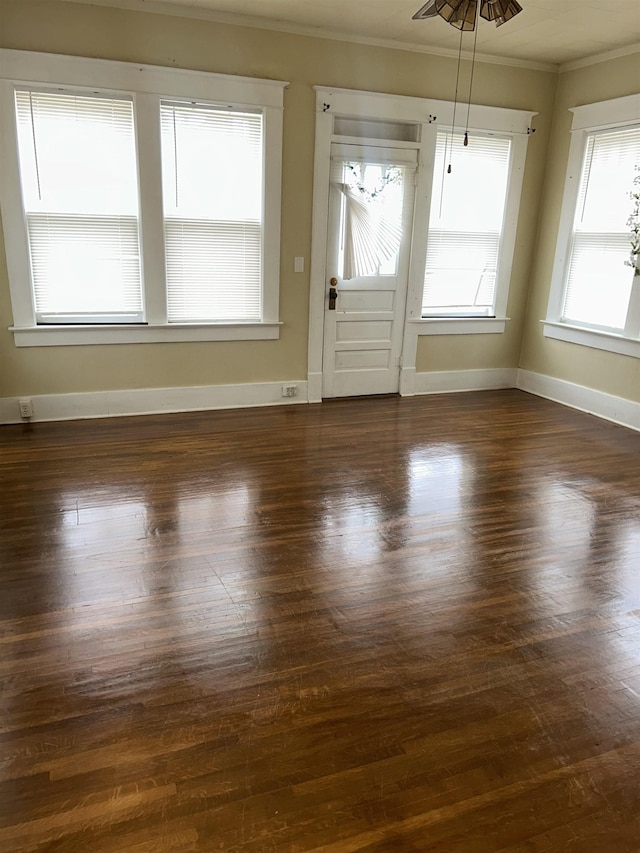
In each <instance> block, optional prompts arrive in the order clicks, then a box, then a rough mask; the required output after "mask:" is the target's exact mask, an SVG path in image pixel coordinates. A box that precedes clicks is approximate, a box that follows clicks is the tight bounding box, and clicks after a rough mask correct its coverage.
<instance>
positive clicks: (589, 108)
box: [543, 93, 640, 355]
mask: <svg viewBox="0 0 640 853" xmlns="http://www.w3.org/2000/svg"><path fill="white" fill-rule="evenodd" d="M570 112H572V113H573V118H572V123H571V141H570V144H569V154H568V157H567V165H566V172H565V181H564V190H563V194H562V207H561V210H560V219H559V220H558V226H557V236H556V248H555V253H554V260H553V268H552V271H551V286H550V288H549V299H548V302H547V316H546V318H545V320H544V321H543V322H545V324H546V325H545V336H546V337H560V335H559V333H556V334H552V333H549V334H548V333H547V329H551V328H552V327H553V326H555V328H559V327H562V326H564V325H566V326H567V327H569V326H574V327H575V328H578V327H577V326H575V324H571V323H568V324H564V323H563V322H562V320H563V318H562V312H563V303H564V295H565V287H566V281H567V276H568V267H569V264H570V262H571V246H572V242H573V239H572V238H573V230H574V219H575V210H576V204H577V200H578V192H579V190H580V181H581V176H582V172H583V165H584V157H585V150H586V144H587V140H588V138H589V134H590V133H592V132H596V131H598V130H606V129H611V130H615V129H616V128H618V127H624V126H626V125H630V124H634V125H635V124H637V123H638V119H639V118H640V93H638V94H634V95H626V96H624V97H621V98H613V99H611V100H608V101H598V102H597V103H593V104H584V105H582V106H577V107H573V108H571V110H570ZM629 274H630V275H631V273H629ZM637 298H638V297H636V299H637ZM633 316H634V314H633V312H632V311H631V305H630V309H629V311H628V317H627V320H628V323H627V330H626V331H629V323H630V321H631V320H632V319H633ZM633 331H634V332H635V331H636V330H635V329H634V330H633ZM614 337H615V335H614ZM561 339H562V340H568V338H561ZM622 339H626V340H629V341H633V338H630V337H629V336H628V335H626V338H625V336H624V335H623V336H622ZM596 340H597V339H596V338H595V336H593V335H592V337H591V343H589V344H587V345H588V346H594V347H596V348H597V349H607V347H604V346H598V345H597V344H596V342H595V341H596ZM600 340H601V341H602V340H603V338H600ZM572 342H573V343H586V338H585V340H583V341H579V340H573V341H572ZM612 351H613V352H621V351H622V350H620V349H615V348H613V349H612ZM625 354H627V355H631V354H633V353H629V352H626V351H625Z"/></svg>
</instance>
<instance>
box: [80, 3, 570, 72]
mask: <svg viewBox="0 0 640 853" xmlns="http://www.w3.org/2000/svg"><path fill="white" fill-rule="evenodd" d="M67 2H74V0H67ZM75 2H80V3H85V4H91V5H92V6H115V7H116V8H118V9H127V10H131V11H136V12H151V13H155V14H157V15H171V16H173V17H177V18H195V19H196V20H201V21H211V22H213V23H218V24H229V25H231V26H234V27H251V28H254V29H260V30H272V31H275V32H279V33H290V34H291V35H299V36H310V37H311V38H320V39H327V40H329V41H341V42H348V43H351V44H365V45H371V46H372V47H386V48H391V49H392V50H407V51H410V52H412V53H427V54H431V55H433V56H445V57H447V58H456V57H457V56H458V53H457V51H455V50H451V48H444V47H433V46H430V45H426V44H418V43H417V42H409V41H406V42H405V41H399V40H396V39H380V38H374V37H373V36H361V35H358V34H357V33H341V32H338V31H335V30H325V29H322V28H321V27H309V26H304V25H303V24H295V23H291V22H289V21H283V20H273V19H271V18H265V17H261V16H258V15H239V14H236V13H234V12H216V11H214V10H213V9H205V8H203V7H202V6H184V5H182V4H179V3H172V2H170V0H167V2H165V0H75ZM416 32H417V30H416ZM472 56H473V54H472V53H471V51H467V50H465V51H463V52H462V58H463V59H471V58H472ZM475 60H476V62H488V63H490V64H492V65H506V66H510V67H514V68H529V69H532V70H534V71H552V72H557V70H558V66H557V65H556V64H553V63H550V62H536V61H535V60H529V59H517V58H512V57H505V56H495V55H494V54H490V53H480V52H478V53H476V55H475Z"/></svg>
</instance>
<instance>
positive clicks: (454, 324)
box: [409, 317, 509, 335]
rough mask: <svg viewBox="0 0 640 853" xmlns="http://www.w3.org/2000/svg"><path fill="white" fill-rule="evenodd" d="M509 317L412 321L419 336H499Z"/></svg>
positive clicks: (424, 318)
mask: <svg viewBox="0 0 640 853" xmlns="http://www.w3.org/2000/svg"><path fill="white" fill-rule="evenodd" d="M508 319H509V318H508V317H420V318H418V319H415V320H410V321H409V322H410V323H415V324H416V325H417V326H418V327H419V328H418V330H417V333H418V335H498V334H502V332H504V330H505V327H506V325H507V320H508Z"/></svg>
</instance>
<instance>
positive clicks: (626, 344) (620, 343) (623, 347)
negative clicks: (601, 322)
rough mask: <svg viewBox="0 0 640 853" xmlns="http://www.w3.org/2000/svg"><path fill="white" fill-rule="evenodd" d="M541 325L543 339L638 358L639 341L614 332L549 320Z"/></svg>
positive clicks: (639, 356) (639, 350)
mask: <svg viewBox="0 0 640 853" xmlns="http://www.w3.org/2000/svg"><path fill="white" fill-rule="evenodd" d="M542 325H543V328H544V336H545V338H553V339H554V340H556V341H566V342H567V343H570V344H579V345H580V346H583V347H591V348H592V349H601V350H606V351H607V352H617V353H619V354H620V355H630V356H633V357H634V358H640V340H638V339H637V338H628V337H625V335H618V334H615V332H603V331H600V330H599V329H589V328H587V327H585V326H572V325H570V324H569V323H554V322H551V321H550V320H543V321H542Z"/></svg>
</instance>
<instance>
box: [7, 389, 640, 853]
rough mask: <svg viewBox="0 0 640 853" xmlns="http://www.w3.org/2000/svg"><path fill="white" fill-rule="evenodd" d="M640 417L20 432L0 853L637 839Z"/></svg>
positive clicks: (376, 406) (545, 847)
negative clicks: (629, 421) (630, 424)
mask: <svg viewBox="0 0 640 853" xmlns="http://www.w3.org/2000/svg"><path fill="white" fill-rule="evenodd" d="M639 579H640V435H638V434H637V433H634V432H632V431H630V430H626V429H624V428H621V427H618V426H615V425H613V424H610V423H606V422H604V421H599V420H597V419H595V418H592V417H590V416H588V415H585V414H582V413H579V412H575V411H571V410H569V409H565V408H563V407H561V406H559V405H556V404H553V403H549V402H547V401H544V400H540V399H538V398H535V397H532V396H530V395H527V394H525V393H523V392H519V391H496V392H483V393H470V394H458V395H442V396H433V397H426V398H414V399H400V398H396V397H389V398H369V399H366V398H363V399H353V400H337V401H332V402H328V403H324V404H322V405H312V406H296V407H283V408H273V409H259V410H241V411H224V412H208V413H196V414H183V415H171V414H170V415H163V416H157V417H155V416H154V417H143V418H142V417H141V418H120V419H109V420H103V421H85V422H82V421H79V422H75V423H51V424H35V425H26V426H7V427H1V428H0V695H1V699H2V701H1V702H0V849H1V850H2V851H5V850H6V851H7V853H36V851H38V853H44V851H57V853H63V851H65V852H66V851H69V853H70V851H82V853H129V851H131V853H164V851H167V853H173V851H184V853H191V851H223V853H254V851H255V853H267V851H283V853H285V851H286V853H311V851H317V852H318V853H319V851H323V853H348V851H367V853H384V851H389V852H390V853H397V851H402V853H404V851H411V852H412V853H415V851H419V853H422V851H429V853H436V852H437V851H442V853H458V851H459V853H498V851H518V853H520V851H522V853H524V851H539V852H540V851H549V853H555V852H556V851H560V850H562V851H572V853H598V851H603V853H604V851H607V853H610V852H611V851H615V853H631V851H635V852H636V853H637V851H639V850H640V656H639V654H638V649H640V580H639Z"/></svg>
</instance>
